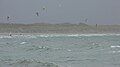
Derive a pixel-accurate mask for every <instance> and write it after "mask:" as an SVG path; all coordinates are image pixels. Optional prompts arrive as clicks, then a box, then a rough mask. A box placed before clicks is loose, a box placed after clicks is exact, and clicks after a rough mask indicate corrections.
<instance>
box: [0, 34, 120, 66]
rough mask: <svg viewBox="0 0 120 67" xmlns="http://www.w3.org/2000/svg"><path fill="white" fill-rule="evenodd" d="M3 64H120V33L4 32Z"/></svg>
mask: <svg viewBox="0 0 120 67" xmlns="http://www.w3.org/2000/svg"><path fill="white" fill-rule="evenodd" d="M0 67H120V34H35V35H32V34H28V35H12V36H9V35H0Z"/></svg>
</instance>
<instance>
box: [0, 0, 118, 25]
mask: <svg viewBox="0 0 120 67" xmlns="http://www.w3.org/2000/svg"><path fill="white" fill-rule="evenodd" d="M119 3H120V0H0V22H4V23H6V22H7V20H6V16H10V18H11V19H10V21H11V22H14V23H23V22H26V23H32V22H53V23H60V22H71V23H79V22H85V21H84V19H85V18H88V22H87V23H88V24H91V23H92V24H93V23H99V24H101V23H102V24H118V23H119V24H120V13H119V12H120V5H119ZM43 7H45V8H46V9H45V10H43ZM36 12H39V14H40V16H39V17H37V16H36Z"/></svg>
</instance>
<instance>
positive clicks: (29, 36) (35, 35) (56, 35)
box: [0, 34, 120, 38]
mask: <svg viewBox="0 0 120 67" xmlns="http://www.w3.org/2000/svg"><path fill="white" fill-rule="evenodd" d="M61 36H66V37H78V36H120V34H25V35H12V36H8V35H0V38H20V37H21V38H37V37H61Z"/></svg>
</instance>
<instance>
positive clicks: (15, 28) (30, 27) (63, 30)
mask: <svg viewBox="0 0 120 67" xmlns="http://www.w3.org/2000/svg"><path fill="white" fill-rule="evenodd" d="M10 33H11V34H16V35H22V34H24V35H26V34H120V25H97V26H96V25H87V24H85V23H80V24H67V23H65V24H46V23H45V24H44V23H37V24H2V23H0V35H8V34H10Z"/></svg>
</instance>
